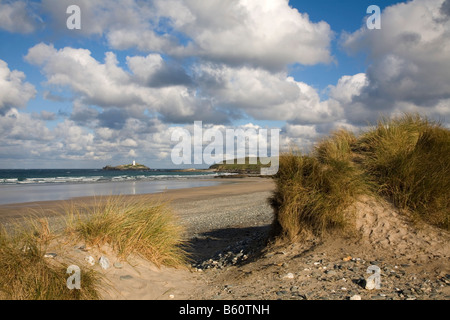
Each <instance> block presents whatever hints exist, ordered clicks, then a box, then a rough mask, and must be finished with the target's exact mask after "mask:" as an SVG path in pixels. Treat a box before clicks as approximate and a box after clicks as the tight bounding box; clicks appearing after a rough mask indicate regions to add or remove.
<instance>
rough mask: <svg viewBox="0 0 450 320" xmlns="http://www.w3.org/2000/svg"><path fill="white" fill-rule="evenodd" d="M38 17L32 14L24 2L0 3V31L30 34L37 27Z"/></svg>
mask: <svg viewBox="0 0 450 320" xmlns="http://www.w3.org/2000/svg"><path fill="white" fill-rule="evenodd" d="M37 20H38V17H37V16H35V15H33V14H32V10H31V9H30V8H28V7H27V2H25V1H14V2H6V3H0V29H3V30H6V31H9V32H17V33H32V32H33V31H35V30H36V29H37V27H38V21H37Z"/></svg>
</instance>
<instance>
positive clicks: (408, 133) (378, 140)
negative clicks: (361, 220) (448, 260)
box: [270, 114, 450, 241]
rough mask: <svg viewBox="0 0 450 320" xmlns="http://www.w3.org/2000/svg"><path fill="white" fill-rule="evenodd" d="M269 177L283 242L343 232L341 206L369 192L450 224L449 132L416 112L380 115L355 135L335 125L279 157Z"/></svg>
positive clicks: (346, 218)
mask: <svg viewBox="0 0 450 320" xmlns="http://www.w3.org/2000/svg"><path fill="white" fill-rule="evenodd" d="M275 181H276V190H275V192H274V194H273V196H272V198H271V199H270V202H271V205H272V207H273V208H274V211H275V219H274V223H273V227H274V228H273V229H274V232H275V234H276V235H279V236H281V237H284V238H287V239H288V240H290V241H294V240H296V239H298V238H299V236H301V235H304V234H314V235H323V234H324V233H327V232H328V231H331V230H336V229H338V230H345V229H346V227H347V226H350V225H353V224H354V217H352V214H351V213H350V214H348V210H346V209H348V208H349V207H350V205H351V204H352V203H353V202H354V201H355V200H356V199H357V197H358V196H359V195H362V194H373V192H375V193H377V194H378V195H380V196H384V197H387V198H389V199H390V200H391V201H392V202H393V203H394V204H395V205H396V206H397V207H398V208H400V209H405V210H407V211H409V212H412V213H413V214H414V215H415V216H417V217H419V218H420V219H422V220H424V221H426V222H428V223H431V224H433V225H436V226H439V227H441V228H444V229H447V230H450V130H448V129H446V128H444V127H442V126H441V125H440V124H438V123H435V122H432V121H430V120H428V119H427V118H425V117H422V116H420V115H417V114H405V115H404V116H402V117H398V118H391V119H389V118H382V119H381V120H380V121H379V122H378V124H377V125H376V126H374V127H372V128H370V129H369V130H368V131H367V132H365V133H362V134H361V135H360V136H359V137H357V136H355V135H354V134H352V133H351V132H349V131H346V130H340V131H337V132H335V133H333V134H332V135H331V136H330V137H328V138H326V139H324V140H322V141H320V142H319V143H318V144H317V145H316V147H315V148H314V150H313V151H312V152H311V154H309V155H302V154H301V153H300V152H290V153H287V154H283V155H281V156H280V168H279V171H278V174H277V175H276V176H275Z"/></svg>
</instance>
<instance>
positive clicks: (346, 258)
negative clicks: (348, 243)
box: [342, 256, 352, 262]
mask: <svg viewBox="0 0 450 320" xmlns="http://www.w3.org/2000/svg"><path fill="white" fill-rule="evenodd" d="M350 260H352V257H351V256H347V257H345V258H342V261H344V262H347V261H350Z"/></svg>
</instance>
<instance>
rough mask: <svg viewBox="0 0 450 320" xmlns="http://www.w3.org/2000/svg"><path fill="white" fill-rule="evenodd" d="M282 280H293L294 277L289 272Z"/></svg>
mask: <svg viewBox="0 0 450 320" xmlns="http://www.w3.org/2000/svg"><path fill="white" fill-rule="evenodd" d="M283 278H284V279H294V278H295V276H294V274H293V273H292V272H289V273H288V274H286V275H285V276H284V277H283Z"/></svg>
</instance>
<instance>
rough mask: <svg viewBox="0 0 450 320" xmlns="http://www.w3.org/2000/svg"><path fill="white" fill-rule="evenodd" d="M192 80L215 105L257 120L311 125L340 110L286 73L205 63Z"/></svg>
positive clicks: (328, 119) (336, 115)
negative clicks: (237, 111)
mask: <svg viewBox="0 0 450 320" xmlns="http://www.w3.org/2000/svg"><path fill="white" fill-rule="evenodd" d="M195 81H196V83H197V84H198V85H199V87H200V88H201V93H202V95H203V96H204V97H207V98H209V99H211V101H214V103H215V104H216V105H218V106H221V107H223V108H226V109H234V110H239V111H241V112H243V113H245V114H246V115H247V116H250V117H252V118H254V119H257V120H281V121H283V120H284V121H288V122H291V123H297V124H311V123H322V122H328V121H333V120H334V119H335V118H336V117H338V116H339V113H340V108H339V105H338V104H336V103H334V102H332V101H321V99H320V97H319V94H318V93H317V90H316V89H314V88H312V87H311V86H309V85H308V84H306V83H304V82H299V81H296V80H294V78H292V77H290V76H288V74H287V73H286V72H269V71H267V70H265V69H261V68H251V67H229V66H226V65H217V64H211V63H207V64H201V65H198V66H197V67H196V70H195Z"/></svg>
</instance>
